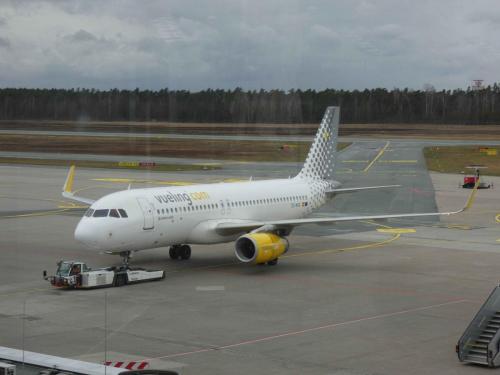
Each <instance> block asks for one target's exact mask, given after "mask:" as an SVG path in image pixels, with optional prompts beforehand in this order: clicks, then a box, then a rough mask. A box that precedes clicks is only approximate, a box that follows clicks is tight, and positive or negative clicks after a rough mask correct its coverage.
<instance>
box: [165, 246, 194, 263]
mask: <svg viewBox="0 0 500 375" xmlns="http://www.w3.org/2000/svg"><path fill="white" fill-rule="evenodd" d="M168 254H169V255H170V259H175V260H178V259H182V260H188V259H189V258H191V246H189V245H173V246H170V250H169V251H168Z"/></svg>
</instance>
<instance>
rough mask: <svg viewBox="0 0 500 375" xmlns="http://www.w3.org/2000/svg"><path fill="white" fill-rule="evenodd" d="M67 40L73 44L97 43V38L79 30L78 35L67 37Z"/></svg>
mask: <svg viewBox="0 0 500 375" xmlns="http://www.w3.org/2000/svg"><path fill="white" fill-rule="evenodd" d="M66 38H67V39H68V40H70V41H73V42H95V41H97V38H96V37H95V36H94V35H93V34H91V33H89V32H88V31H85V30H81V29H80V30H78V31H77V32H76V33H74V34H71V35H68V36H66Z"/></svg>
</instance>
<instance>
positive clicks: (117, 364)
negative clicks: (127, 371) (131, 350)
mask: <svg viewBox="0 0 500 375" xmlns="http://www.w3.org/2000/svg"><path fill="white" fill-rule="evenodd" d="M122 365H123V362H116V363H115V366H114V367H122Z"/></svg>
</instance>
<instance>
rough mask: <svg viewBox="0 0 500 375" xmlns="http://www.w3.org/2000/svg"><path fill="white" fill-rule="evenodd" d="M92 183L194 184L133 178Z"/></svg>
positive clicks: (94, 179) (99, 179)
mask: <svg viewBox="0 0 500 375" xmlns="http://www.w3.org/2000/svg"><path fill="white" fill-rule="evenodd" d="M92 181H99V182H115V183H121V184H123V183H127V184H131V183H136V184H158V185H173V186H187V185H195V183H194V182H188V181H161V180H141V179H133V178H105V177H104V178H93V179H92Z"/></svg>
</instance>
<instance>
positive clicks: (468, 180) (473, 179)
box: [462, 165, 493, 189]
mask: <svg viewBox="0 0 500 375" xmlns="http://www.w3.org/2000/svg"><path fill="white" fill-rule="evenodd" d="M467 168H469V169H474V170H475V173H474V174H473V175H465V176H464V182H463V184H462V187H463V188H464V189H473V188H474V186H476V183H477V181H479V186H478V187H477V188H478V189H489V188H491V187H493V184H492V183H490V182H485V181H483V179H482V178H481V179H480V178H479V170H481V169H485V168H487V167H485V166H482V165H470V166H468V167H467Z"/></svg>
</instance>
